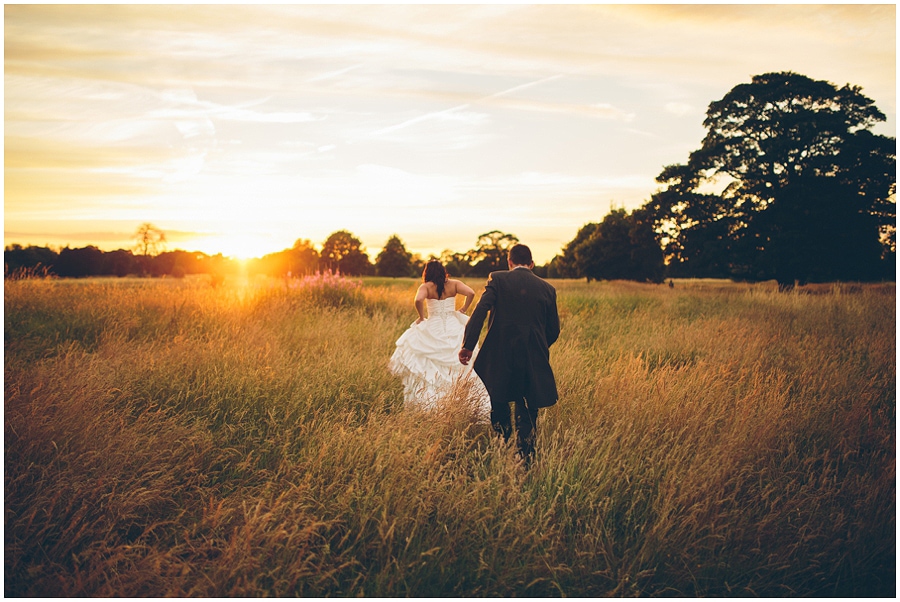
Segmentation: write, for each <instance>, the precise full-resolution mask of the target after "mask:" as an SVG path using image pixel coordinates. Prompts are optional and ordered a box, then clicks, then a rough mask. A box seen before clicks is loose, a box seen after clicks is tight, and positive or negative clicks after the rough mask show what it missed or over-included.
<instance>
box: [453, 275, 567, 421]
mask: <svg viewBox="0 0 900 602" xmlns="http://www.w3.org/2000/svg"><path fill="white" fill-rule="evenodd" d="M488 314H490V318H489V319H488V331H487V334H486V335H485V337H484V343H482V344H481V349H480V350H479V351H478V355H477V356H476V357H475V364H474V368H475V372H476V373H477V374H478V376H480V377H481V380H482V381H483V382H484V386H485V387H486V388H487V390H488V393H489V394H490V396H491V403H492V404H499V403H503V402H509V401H515V400H517V399H520V398H521V397H523V396H524V397H525V399H526V400H527V402H528V406H529V407H532V408H544V407H547V406H552V405H553V404H555V403H556V400H557V397H558V395H557V391H556V379H554V377H553V370H552V369H551V368H550V345H552V344H553V343H554V342H556V339H557V338H558V337H559V313H558V312H557V309H556V289H554V288H553V287H552V286H550V285H549V284H547V283H546V282H544V281H543V280H542V279H540V278H539V277H537V276H535V275H534V274H533V273H532V272H531V270H528V269H525V268H518V269H515V270H510V271H508V272H506V271H504V272H492V273H491V275H490V276H489V277H488V281H487V284H486V285H485V287H484V293H483V294H482V295H481V299H480V300H479V301H478V305H476V306H475V311H473V312H472V317H471V318H469V323H468V324H467V325H466V333H465V338H464V339H463V348H465V349H470V350H471V349H475V344H476V343H477V342H478V336H479V335H480V334H481V327H482V325H483V324H484V320H485V317H486V316H487V315H488Z"/></svg>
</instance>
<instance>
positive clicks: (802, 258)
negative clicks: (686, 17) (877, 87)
mask: <svg viewBox="0 0 900 602" xmlns="http://www.w3.org/2000/svg"><path fill="white" fill-rule="evenodd" d="M884 119H885V116H884V114H883V113H882V112H881V111H879V110H878V109H877V108H876V107H875V105H874V103H873V101H872V100H871V99H869V98H867V97H866V96H864V95H863V94H862V93H861V91H860V88H859V87H857V86H850V85H846V86H844V87H842V88H837V87H836V86H835V85H834V84H831V83H829V82H826V81H816V80H813V79H810V78H808V77H805V76H803V75H798V74H796V73H789V72H787V73H767V74H765V75H759V76H756V77H754V78H753V79H752V81H751V83H749V84H740V85H738V86H736V87H735V88H733V89H732V90H731V91H730V92H729V93H728V94H726V95H725V97H724V98H722V99H721V100H719V101H717V102H713V103H712V104H710V106H709V109H708V111H707V116H706V120H705V121H704V126H705V127H706V128H707V130H708V133H707V134H706V137H705V138H704V139H703V143H702V146H701V148H700V149H699V150H697V151H695V152H693V153H691V154H690V157H689V159H688V162H687V163H686V164H684V165H672V166H668V167H666V168H665V169H664V170H663V171H662V173H661V174H660V175H659V176H658V178H657V180H658V181H659V182H660V183H662V184H665V185H666V188H665V189H663V190H661V191H660V192H658V193H657V194H655V195H653V197H652V199H651V201H650V202H649V203H648V204H647V206H646V207H647V209H648V211H649V212H650V215H651V216H652V218H653V220H654V224H655V226H656V227H657V228H658V230H659V232H660V234H661V238H662V242H663V244H664V245H665V249H666V253H667V256H668V259H669V261H670V262H671V264H672V268H673V273H681V274H684V275H694V276H726V277H740V278H747V279H753V280H756V279H769V278H775V279H777V280H778V281H779V282H780V283H782V284H792V283H793V282H794V281H795V280H799V281H807V280H819V281H822V280H850V279H853V280H866V279H873V278H878V277H879V276H880V275H881V274H882V272H881V271H880V270H882V268H883V257H885V256H886V254H887V253H889V252H890V251H891V247H892V245H893V240H894V217H895V200H894V193H895V186H896V179H895V169H896V156H895V141H894V139H893V138H889V137H886V136H881V135H877V134H874V133H873V132H872V131H871V128H872V127H873V126H874V125H875V124H876V123H878V122H880V121H884Z"/></svg>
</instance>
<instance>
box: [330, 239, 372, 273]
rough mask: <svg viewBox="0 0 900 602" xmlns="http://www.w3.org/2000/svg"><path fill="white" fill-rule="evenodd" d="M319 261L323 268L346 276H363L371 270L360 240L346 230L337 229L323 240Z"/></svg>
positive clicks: (367, 256)
mask: <svg viewBox="0 0 900 602" xmlns="http://www.w3.org/2000/svg"><path fill="white" fill-rule="evenodd" d="M320 263H321V265H322V268H323V269H324V270H327V271H330V272H340V273H341V274H346V275H348V276H363V275H367V274H371V273H372V271H373V266H372V264H371V263H370V262H369V255H368V254H367V253H366V252H365V251H364V250H363V246H362V242H361V241H360V240H359V239H358V238H356V237H355V236H353V234H351V233H350V232H348V231H346V230H338V231H337V232H334V233H332V234H331V235H330V236H329V237H328V238H327V239H326V240H325V242H324V243H323V244H322V253H321V258H320Z"/></svg>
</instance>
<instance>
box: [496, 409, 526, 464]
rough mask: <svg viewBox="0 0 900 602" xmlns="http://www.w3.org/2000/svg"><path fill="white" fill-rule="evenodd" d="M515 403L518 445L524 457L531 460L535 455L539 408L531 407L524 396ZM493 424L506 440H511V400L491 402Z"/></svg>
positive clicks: (520, 453)
mask: <svg viewBox="0 0 900 602" xmlns="http://www.w3.org/2000/svg"><path fill="white" fill-rule="evenodd" d="M514 403H515V406H516V445H517V446H518V448H519V455H520V456H521V457H522V459H523V460H525V461H526V462H529V461H530V460H531V458H532V457H533V456H534V438H535V434H536V433H535V429H536V428H537V416H538V409H537V408H533V409H532V408H529V407H528V406H527V405H526V403H525V399H524V398H519V399H517V400H516V401H515V402H514ZM491 426H492V427H493V428H494V431H496V432H497V433H499V434H500V435H502V436H503V440H504V441H509V438H510V437H511V436H512V416H511V414H510V404H509V402H504V403H499V404H495V403H493V401H492V402H491Z"/></svg>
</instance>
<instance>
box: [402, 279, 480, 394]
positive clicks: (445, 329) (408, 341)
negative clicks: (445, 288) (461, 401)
mask: <svg viewBox="0 0 900 602" xmlns="http://www.w3.org/2000/svg"><path fill="white" fill-rule="evenodd" d="M425 305H426V308H427V310H428V319H427V320H423V321H421V322H419V323H418V324H415V323H414V324H412V325H411V326H410V327H409V329H408V330H407V331H406V332H404V333H403V334H402V335H401V336H400V338H399V339H397V348H396V350H395V351H394V354H393V355H392V356H391V359H390V361H389V362H388V368H389V369H390V370H391V372H392V373H394V374H396V375H397V376H399V377H400V378H401V379H402V380H403V397H404V401H405V404H406V406H407V407H416V408H421V409H433V408H435V407H437V405H438V403H439V402H440V401H441V400H442V399H444V398H445V397H446V396H447V394H448V393H450V392H451V391H454V392H457V393H459V394H465V395H466V396H467V397H468V398H469V399H471V400H474V402H475V404H476V405H477V406H478V408H479V409H480V410H484V411H489V409H490V398H489V397H488V394H487V390H486V389H485V388H484V383H482V382H481V379H480V378H478V375H477V374H475V372H474V371H473V370H472V365H473V364H474V359H475V358H474V356H473V358H472V361H470V362H469V365H468V366H463V365H462V364H460V363H459V349H460V347H461V346H462V340H463V334H464V332H465V328H466V322H468V321H469V318H468V316H466V315H465V314H463V313H461V312H459V311H456V299H455V297H448V298H446V299H442V300H438V299H427V300H426V302H425ZM477 353H478V350H477V349H476V350H475V354H477Z"/></svg>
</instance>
